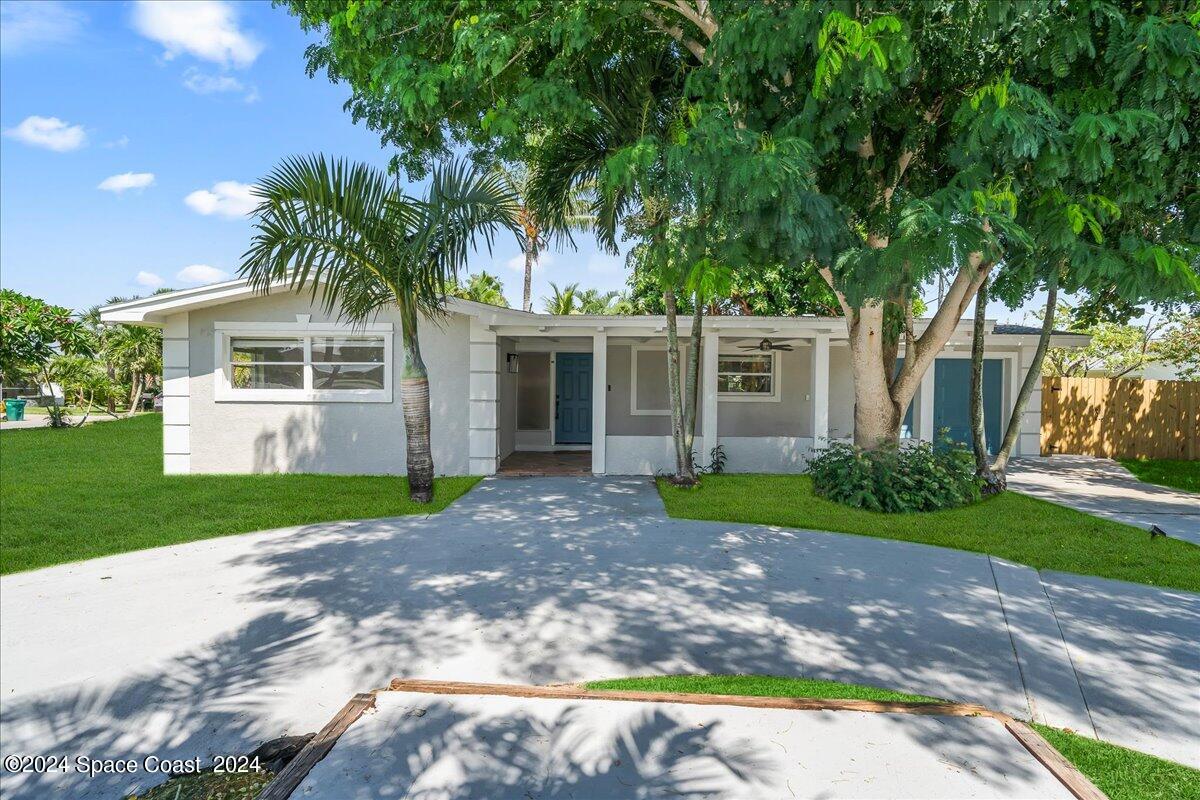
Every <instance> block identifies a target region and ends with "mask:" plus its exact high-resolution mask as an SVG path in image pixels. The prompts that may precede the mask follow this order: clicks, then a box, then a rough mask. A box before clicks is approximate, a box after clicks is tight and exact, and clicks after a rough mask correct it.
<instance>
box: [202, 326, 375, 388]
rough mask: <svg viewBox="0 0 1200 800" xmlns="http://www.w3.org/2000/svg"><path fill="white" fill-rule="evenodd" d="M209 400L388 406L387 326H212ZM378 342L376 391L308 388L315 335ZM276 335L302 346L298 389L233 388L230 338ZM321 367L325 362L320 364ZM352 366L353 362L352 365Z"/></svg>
mask: <svg viewBox="0 0 1200 800" xmlns="http://www.w3.org/2000/svg"><path fill="white" fill-rule="evenodd" d="M213 334H214V335H213V340H214V350H213V357H214V362H213V399H214V400H215V401H216V402H218V403H390V402H392V386H393V384H392V340H393V337H394V334H393V331H392V323H390V322H376V323H371V324H368V325H359V326H355V325H345V324H339V323H323V322H214V323H213ZM330 335H334V336H349V337H355V336H361V337H367V336H369V337H372V338H382V339H383V388H382V389H314V388H313V385H312V382H313V371H312V364H313V361H312V340H313V338H314V337H319V336H330ZM239 336H251V337H262V338H270V337H280V338H289V339H302V340H303V342H304V361H303V365H304V388H302V389H236V388H234V386H233V380H232V377H233V376H232V374H231V373H232V369H231V365H230V351H231V348H230V341H231V340H232V339H233V338H234V337H239ZM321 363H325V362H321ZM355 363H357V362H355Z"/></svg>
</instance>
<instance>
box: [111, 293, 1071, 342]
mask: <svg viewBox="0 0 1200 800" xmlns="http://www.w3.org/2000/svg"><path fill="white" fill-rule="evenodd" d="M287 286H288V284H287V281H286V280H280V281H277V282H276V283H275V284H274V285H273V286H272V289H271V290H270V291H268V292H261V291H258V290H255V289H254V288H252V287H251V286H250V283H249V282H248V281H247V280H245V279H239V280H233V281H225V282H223V283H214V284H212V285H210V286H202V287H199V288H197V289H182V290H180V291H176V292H164V293H162V294H156V295H151V296H150V297H144V298H142V299H140V300H130V301H128V302H125V303H116V304H114V305H111V306H105V307H104V308H101V309H100V319H101V320H102V321H103V322H111V323H123V324H126V325H148V326H153V327H161V326H162V325H163V324H164V323H165V322H166V319H167V318H168V317H170V316H172V315H174V314H180V313H183V312H186V311H194V310H196V309H200V308H208V307H211V306H219V305H223V304H225V303H234V302H237V301H239V300H248V299H251V298H253V297H256V296H257V297H261V296H263V295H264V294H272V293H276V292H279V291H285V292H290V291H292V290H291V289H288V288H287ZM446 310H447V311H448V312H450V313H455V314H462V315H464V316H468V317H474V318H475V319H477V320H479V322H480V324H482V325H484V326H485V327H487V328H489V329H490V330H492V331H493V332H495V333H497V334H499V335H501V336H547V337H552V336H564V337H565V336H591V335H593V334H594V333H598V332H604V333H606V334H608V335H611V336H634V337H636V336H662V335H665V333H666V329H667V318H666V317H664V316H655V315H632V316H613V315H600V314H570V315H565V316H563V315H556V314H537V313H533V312H530V311H520V310H518V309H514V308H501V307H500V306H493V305H488V304H486V303H477V302H475V301H473V300H463V299H461V298H457V297H450V298H447V299H446ZM689 319H690V318H689ZM681 323H682V324H683V325H684V326H685V327H690V322H684V321H683V320H681ZM928 324H929V320H928V319H918V320H916V329H917V330H916V334H917V335H918V336H919V335H920V334H921V333H922V332H923V331H924V330H925V327H926V326H927V325H928ZM995 324H996V323H995V322H994V321H992V320H988V321H987V323H986V327H985V330H986V331H987V333H988V341H989V342H991V343H993V344H1003V345H1009V346H1032V345H1035V344H1037V337H1036V336H1031V335H1026V334H999V333H996V334H993V333H992V329H993V328H994V327H995ZM971 326H972V321H971V320H969V319H965V320H960V321H959V323H958V326H957V327H956V328H955V331H954V334H953V335H952V337H951V339H950V342H949V345H950V346H959V347H961V346H962V345H963V344H968V345H969V344H970V340H971ZM704 327H705V330H706V331H709V332H714V333H719V334H723V335H725V336H731V337H733V336H745V337H762V338H780V339H782V338H789V337H790V338H815V337H817V336H822V335H828V336H831V337H833V338H834V339H845V338H846V324H845V321H844V320H843V319H842V318H841V317H816V316H798V317H753V316H710V317H706V318H705V321H704ZM1090 340H1091V338H1090V337H1089V336H1086V335H1080V334H1055V335H1053V336H1052V337H1051V339H1050V343H1051V344H1052V345H1053V346H1055V347H1085V346H1087V344H1088V342H1089V341H1090Z"/></svg>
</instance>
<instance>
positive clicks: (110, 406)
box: [104, 361, 117, 417]
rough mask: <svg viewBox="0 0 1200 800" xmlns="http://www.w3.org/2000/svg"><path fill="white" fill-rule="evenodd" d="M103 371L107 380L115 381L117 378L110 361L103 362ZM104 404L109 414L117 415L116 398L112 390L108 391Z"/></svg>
mask: <svg viewBox="0 0 1200 800" xmlns="http://www.w3.org/2000/svg"><path fill="white" fill-rule="evenodd" d="M104 371H105V373H106V374H107V375H108V380H109V382H110V383H115V382H116V380H117V369H116V367H114V366H113V365H112V362H111V361H109V362H106V363H105V364H104ZM104 406H105V410H106V411H107V412H108V414H109V416H113V417H115V416H116V415H117V398H116V397H115V396H114V395H113V393H112V392H109V393H108V402H107V403H105V404H104Z"/></svg>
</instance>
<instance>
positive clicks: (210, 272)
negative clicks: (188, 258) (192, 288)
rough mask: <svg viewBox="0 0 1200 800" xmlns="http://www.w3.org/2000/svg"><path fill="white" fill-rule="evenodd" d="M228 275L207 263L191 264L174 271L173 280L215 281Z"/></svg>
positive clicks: (184, 281) (186, 281)
mask: <svg viewBox="0 0 1200 800" xmlns="http://www.w3.org/2000/svg"><path fill="white" fill-rule="evenodd" d="M228 277H229V273H228V272H225V271H224V270H219V269H217V268H216V267H210V266H209V265H208V264H192V265H190V266H187V267H184V268H183V269H181V270H179V272H176V273H175V280H177V281H181V282H183V283H216V282H217V281H223V280H225V279H226V278H228Z"/></svg>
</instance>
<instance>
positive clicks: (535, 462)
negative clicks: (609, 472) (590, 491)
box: [497, 450, 592, 478]
mask: <svg viewBox="0 0 1200 800" xmlns="http://www.w3.org/2000/svg"><path fill="white" fill-rule="evenodd" d="M497 474H498V475H500V476H501V477H504V478H534V477H538V476H543V475H557V476H569V475H591V474H592V451H591V450H555V451H553V452H549V453H546V452H542V453H535V452H529V451H519V452H516V453H513V454H511V455H509V456H508V457H507V458H505V459H504V460H503V461H501V462H500V469H499V470H497Z"/></svg>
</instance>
